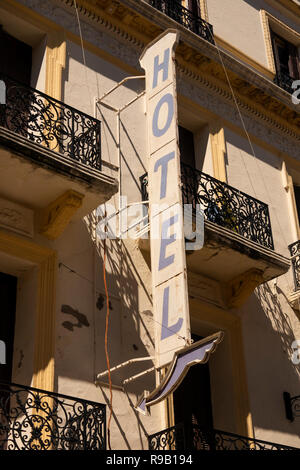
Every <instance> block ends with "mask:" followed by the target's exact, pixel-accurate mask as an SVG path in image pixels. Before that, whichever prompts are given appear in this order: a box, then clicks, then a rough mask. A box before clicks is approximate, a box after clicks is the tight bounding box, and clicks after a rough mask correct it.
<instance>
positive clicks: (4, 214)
mask: <svg viewBox="0 0 300 470" xmlns="http://www.w3.org/2000/svg"><path fill="white" fill-rule="evenodd" d="M33 224H34V213H33V211H32V210H31V209H27V208H25V207H23V206H21V205H20V204H15V203H14V202H11V201H7V200H6V199H2V198H1V199H0V227H2V228H5V229H6V230H12V231H13V232H16V233H20V234H21V235H25V236H27V237H33Z"/></svg>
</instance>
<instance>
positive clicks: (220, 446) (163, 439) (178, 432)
mask: <svg viewBox="0 0 300 470" xmlns="http://www.w3.org/2000/svg"><path fill="white" fill-rule="evenodd" d="M148 444H149V450H176V451H198V450H213V451H216V450H295V448H294V447H290V446H285V445H282V444H275V443H274V442H268V441H262V440H259V439H252V438H249V437H244V436H240V435H238V434H233V433H230V432H224V431H218V430H216V429H210V430H203V429H202V428H201V427H200V426H198V425H195V424H193V425H192V424H191V425H187V424H185V425H184V424H182V423H181V424H178V425H176V426H173V427H171V428H168V429H165V430H163V431H160V432H157V433H156V434H152V435H151V436H149V437H148Z"/></svg>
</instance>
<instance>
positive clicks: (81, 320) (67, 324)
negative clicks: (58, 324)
mask: <svg viewBox="0 0 300 470" xmlns="http://www.w3.org/2000/svg"><path fill="white" fill-rule="evenodd" d="M61 311H62V313H66V314H68V315H72V316H73V317H74V318H76V320H77V323H72V322H71V321H64V322H63V323H62V326H63V327H64V328H66V329H67V330H69V331H74V327H77V328H81V327H82V326H87V327H88V326H90V324H89V322H88V319H87V317H86V315H84V314H83V313H80V312H79V311H78V310H74V309H73V308H72V307H71V306H70V305H62V306H61Z"/></svg>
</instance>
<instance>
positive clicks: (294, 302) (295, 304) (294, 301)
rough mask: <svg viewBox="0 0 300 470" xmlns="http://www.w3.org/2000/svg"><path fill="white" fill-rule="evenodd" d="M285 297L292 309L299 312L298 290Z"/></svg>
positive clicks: (299, 295) (299, 292)
mask: <svg viewBox="0 0 300 470" xmlns="http://www.w3.org/2000/svg"><path fill="white" fill-rule="evenodd" d="M287 298H288V301H289V304H290V306H291V307H292V309H294V310H297V311H298V312H300V290H297V291H296V292H292V293H290V294H289V295H288V296H287Z"/></svg>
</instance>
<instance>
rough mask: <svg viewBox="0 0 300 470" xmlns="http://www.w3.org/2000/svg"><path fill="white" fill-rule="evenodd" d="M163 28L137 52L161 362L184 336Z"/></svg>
mask: <svg viewBox="0 0 300 470" xmlns="http://www.w3.org/2000/svg"><path fill="white" fill-rule="evenodd" d="M178 36H179V34H178V32H177V31H176V30H172V29H168V30H167V31H166V32H165V33H163V34H162V35H160V36H159V37H158V38H157V39H155V40H154V41H153V42H152V43H151V44H149V45H148V46H147V47H146V49H145V50H144V52H143V54H142V56H141V57H140V64H141V66H142V67H143V69H144V70H145V75H146V101H147V127H148V155H149V165H148V178H149V183H148V188H149V212H150V237H151V241H150V244H151V270H152V292H153V314H154V320H155V350H156V366H157V367H158V368H160V367H164V366H166V365H167V364H168V363H170V362H171V361H172V359H173V355H174V353H175V352H176V351H177V350H178V349H179V348H181V347H182V346H184V345H185V344H186V341H187V340H190V325H189V307H188V292H187V281H186V257H185V243H184V236H183V207H182V194H181V180H180V154H179V148H178V119H177V96H176V70H175V62H174V56H175V52H174V49H175V47H176V45H177V43H178Z"/></svg>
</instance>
